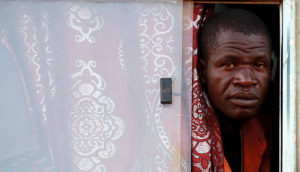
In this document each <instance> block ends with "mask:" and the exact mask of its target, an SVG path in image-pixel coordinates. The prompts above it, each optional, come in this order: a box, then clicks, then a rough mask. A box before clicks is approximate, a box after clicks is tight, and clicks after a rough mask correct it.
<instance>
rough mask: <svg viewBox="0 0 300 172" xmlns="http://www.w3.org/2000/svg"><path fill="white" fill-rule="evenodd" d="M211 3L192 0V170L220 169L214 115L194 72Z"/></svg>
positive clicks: (221, 158)
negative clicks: (196, 2)
mask: <svg viewBox="0 0 300 172" xmlns="http://www.w3.org/2000/svg"><path fill="white" fill-rule="evenodd" d="M212 12H213V6H210V5H204V4H195V5H194V13H193V21H194V27H193V52H194V53H193V80H192V122H191V125H192V171H195V172H197V171H199V172H200V171H201V172H203V171H224V164H223V161H224V153H223V145H222V137H221V131H220V126H219V122H218V118H217V116H216V114H215V113H214V111H213V108H212V107H211V106H210V104H209V100H208V98H207V96H206V94H205V91H204V90H203V88H202V86H201V82H200V79H199V74H198V70H199V69H198V68H199V66H198V60H199V56H198V54H200V52H199V51H198V44H197V34H198V31H199V30H200V29H201V27H202V26H203V24H204V23H205V21H206V19H208V18H209V17H210V16H211V15H212Z"/></svg>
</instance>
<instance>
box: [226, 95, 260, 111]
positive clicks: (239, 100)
mask: <svg viewBox="0 0 300 172" xmlns="http://www.w3.org/2000/svg"><path fill="white" fill-rule="evenodd" d="M230 102H231V103H232V104H234V105H237V106H240V107H245V108H251V107H253V106H255V105H256V104H257V102H258V98H257V96H256V95H255V94H253V93H240V92H239V93H236V94H234V95H233V96H231V98H230Z"/></svg>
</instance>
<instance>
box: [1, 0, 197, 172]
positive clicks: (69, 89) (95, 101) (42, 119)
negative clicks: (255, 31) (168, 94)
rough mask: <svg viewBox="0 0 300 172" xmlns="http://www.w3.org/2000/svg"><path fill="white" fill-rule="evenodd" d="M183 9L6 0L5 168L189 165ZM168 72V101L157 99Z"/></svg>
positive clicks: (158, 4)
mask: <svg viewBox="0 0 300 172" xmlns="http://www.w3.org/2000/svg"><path fill="white" fill-rule="evenodd" d="M182 9H183V3H182V2H181V1H174V0H173V1H171V0H170V1H153V2H152V1H151V2H150V1H144V2H137V1H126V2H119V1H114V2H110V1H67V0H66V1H46V0H41V1H35V0H32V1H31V0H28V1H17V0H16V1H1V3H0V41H1V42H0V58H1V63H0V71H1V72H0V75H1V81H0V88H1V89H0V91H1V98H0V103H1V105H0V106H1V108H0V114H1V116H0V119H1V120H0V128H1V130H0V138H1V142H0V171H2V172H8V171H9V172H12V171H29V172H30V171H47V172H52V171H53V172H56V171H64V172H65V171H66V172H67V171H90V172H92V171H94V172H100V171H138V172H140V171H189V170H190V153H191V151H190V144H189V143H190V134H189V131H190V129H189V127H190V124H189V121H190V118H189V116H190V112H191V111H190V108H188V107H190V101H191V99H190V97H191V95H190V94H191V64H192V63H191V62H192V60H191V55H192V54H191V53H192V51H191V47H189V46H188V45H187V44H190V43H191V42H189V41H187V44H185V43H182V42H184V41H183V37H182V35H183V33H185V32H188V33H191V32H190V30H189V29H188V28H191V27H190V26H191V25H190V24H191V23H188V25H184V27H183V23H182V16H183V14H182V11H183V10H182ZM187 11H189V10H187ZM187 13H189V12H187ZM189 16H190V13H189V14H187V15H185V12H184V18H185V17H189ZM185 19H186V18H185ZM183 21H185V20H183ZM189 21H190V20H189ZM182 28H184V29H182ZM183 30H184V32H182V31H183ZM188 30H189V31H188ZM163 77H168V78H172V82H173V93H172V94H173V102H172V104H161V103H160V82H159V81H160V78H163Z"/></svg>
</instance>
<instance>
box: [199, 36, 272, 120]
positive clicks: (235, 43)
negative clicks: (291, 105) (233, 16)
mask: <svg viewBox="0 0 300 172" xmlns="http://www.w3.org/2000/svg"><path fill="white" fill-rule="evenodd" d="M214 47H215V48H214V49H213V51H212V52H211V53H209V54H208V57H207V60H206V61H205V62H202V63H203V65H204V71H203V72H204V77H205V78H204V80H205V82H206V84H207V92H208V97H209V99H210V101H211V103H212V105H213V106H214V107H215V108H216V109H217V110H218V111H220V112H222V113H223V114H225V115H226V116H227V117H229V118H231V119H240V120H247V119H250V118H252V117H253V116H255V115H256V114H257V113H258V111H259V110H260V108H261V105H262V104H263V102H264V100H265V97H266V95H267V91H268V86H269V82H270V73H271V57H270V45H269V42H268V40H267V38H266V37H265V36H261V35H254V34H252V35H245V34H243V33H239V32H234V31H226V32H220V33H219V34H218V38H217V41H216V45H215V46H214Z"/></svg>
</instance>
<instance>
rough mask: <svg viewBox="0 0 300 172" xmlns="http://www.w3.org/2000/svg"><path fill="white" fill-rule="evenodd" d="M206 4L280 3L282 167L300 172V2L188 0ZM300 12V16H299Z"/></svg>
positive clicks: (280, 161) (280, 150)
mask: <svg viewBox="0 0 300 172" xmlns="http://www.w3.org/2000/svg"><path fill="white" fill-rule="evenodd" d="M184 1H193V3H202V4H206V3H209V4H217V3H220V4H275V5H279V10H280V11H279V13H280V14H279V15H280V22H279V24H280V25H279V27H280V28H279V32H280V37H279V39H280V50H279V52H280V54H279V59H280V60H279V61H280V64H279V68H280V69H279V70H280V71H279V73H280V76H279V77H280V78H279V84H280V86H279V106H280V107H279V140H280V142H279V170H278V171H289V172H290V171H300V126H299V127H297V124H298V125H300V84H298V85H297V83H300V44H298V45H297V44H296V43H297V42H300V31H299V30H298V34H297V29H300V17H298V19H297V17H296V16H300V3H297V2H296V1H297V0H203V1H202V0H184ZM297 14H298V15H297Z"/></svg>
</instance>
